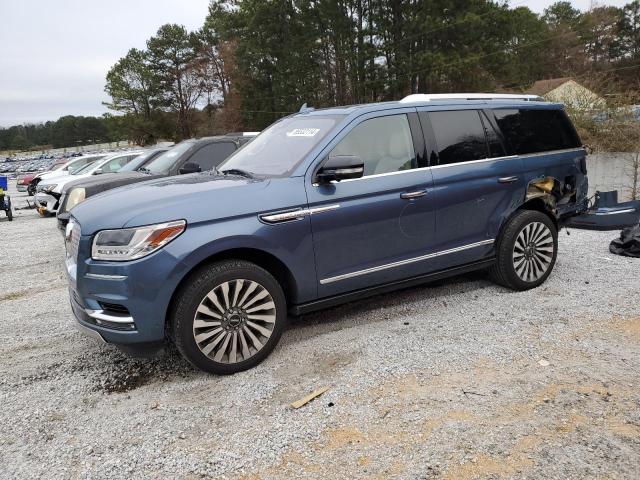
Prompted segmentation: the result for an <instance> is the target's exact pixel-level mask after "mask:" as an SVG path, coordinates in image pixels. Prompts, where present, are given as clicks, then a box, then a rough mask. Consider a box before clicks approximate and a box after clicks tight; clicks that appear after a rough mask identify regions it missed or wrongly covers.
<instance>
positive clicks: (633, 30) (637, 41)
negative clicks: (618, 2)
mask: <svg viewBox="0 0 640 480" xmlns="http://www.w3.org/2000/svg"><path fill="white" fill-rule="evenodd" d="M618 32H619V34H620V43H621V45H622V56H628V57H630V58H632V59H637V58H639V57H640V1H639V0H635V1H633V2H631V3H629V4H627V5H625V6H624V8H623V9H622V18H621V19H620V21H619V24H618Z"/></svg>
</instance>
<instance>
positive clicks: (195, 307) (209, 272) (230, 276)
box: [170, 260, 287, 375]
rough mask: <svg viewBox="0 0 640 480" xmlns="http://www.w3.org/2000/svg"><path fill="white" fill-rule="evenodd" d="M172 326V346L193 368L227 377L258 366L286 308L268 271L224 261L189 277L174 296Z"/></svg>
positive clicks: (284, 320) (281, 323) (275, 337)
mask: <svg viewBox="0 0 640 480" xmlns="http://www.w3.org/2000/svg"><path fill="white" fill-rule="evenodd" d="M261 307H262V308H261ZM256 309H257V310H256ZM170 321H171V333H172V336H173V340H174V342H175V344H176V347H177V348H178V350H179V351H180V353H181V354H182V355H183V356H184V357H185V358H186V359H187V360H188V361H189V362H190V363H191V364H193V365H194V366H195V367H197V368H199V369H201V370H204V371H205V372H209V373H214V374H218V375H229V374H232V373H236V372H240V371H243V370H247V369H249V368H252V367H254V366H256V365H258V364H259V363H260V362H261V361H262V360H264V359H265V358H266V357H267V356H268V355H269V353H271V351H272V350H273V349H274V347H275V346H276V344H277V343H278V340H279V339H280V336H281V335H282V332H283V330H284V328H285V325H286V323H287V304H286V300H285V296H284V293H283V291H282V287H281V286H280V284H279V283H278V282H277V280H276V279H275V278H274V277H273V276H272V275H271V274H270V273H269V272H267V271H266V270H264V269H263V268H261V267H259V266H257V265H255V264H253V263H250V262H246V261H243V260H226V261H222V262H218V263H214V264H212V265H208V266H206V267H203V268H201V269H200V270H197V271H196V272H195V273H194V274H193V275H192V276H191V277H190V278H189V280H188V282H186V284H185V285H183V286H182V287H181V288H180V290H179V291H178V293H177V295H176V299H175V301H174V302H173V308H172V310H171V313H170ZM234 348H235V352H234ZM221 352H222V353H221ZM234 355H235V358H234ZM233 360H235V361H233Z"/></svg>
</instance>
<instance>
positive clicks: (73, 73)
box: [0, 0, 630, 127]
mask: <svg viewBox="0 0 640 480" xmlns="http://www.w3.org/2000/svg"><path fill="white" fill-rule="evenodd" d="M629 1H630V0H626V1H625V0H604V1H599V2H598V4H599V5H616V6H622V5H624V4H625V3H628V2H629ZM208 3H209V1H208V0H0V126H3V127H7V126H10V125H16V124H20V123H34V122H43V121H47V120H56V119H58V118H59V117H61V116H63V115H102V114H103V113H105V112H107V111H108V110H107V108H106V107H105V106H103V105H102V102H103V101H107V100H108V97H107V96H106V94H105V93H104V83H105V76H106V74H107V71H108V70H109V68H110V67H111V66H112V65H113V64H114V63H115V62H117V61H118V59H120V58H121V57H123V56H124V55H125V54H126V53H127V51H128V50H129V49H130V48H133V47H136V48H140V49H143V48H144V47H145V42H146V40H147V39H148V38H149V37H151V36H152V35H154V34H155V33H156V31H157V30H158V28H159V27H160V26H161V25H163V24H165V23H178V24H181V25H184V26H185V27H187V28H188V29H190V30H195V29H197V28H200V27H201V26H202V24H203V22H204V19H205V17H206V15H207V6H208ZM552 3H554V2H553V0H529V1H525V0H511V1H510V4H511V6H512V7H516V6H525V5H526V6H528V7H529V8H531V9H532V10H533V11H535V12H537V13H542V11H543V10H544V9H545V8H546V7H547V6H549V5H550V4H552ZM572 3H573V5H574V6H575V7H576V8H579V9H580V10H587V9H589V7H590V5H591V3H592V2H591V1H590V0H573V1H572Z"/></svg>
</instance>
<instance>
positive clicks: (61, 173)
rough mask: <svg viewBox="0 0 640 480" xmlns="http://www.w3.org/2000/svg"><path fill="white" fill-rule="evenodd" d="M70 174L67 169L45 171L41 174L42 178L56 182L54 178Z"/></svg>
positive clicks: (45, 180)
mask: <svg viewBox="0 0 640 480" xmlns="http://www.w3.org/2000/svg"><path fill="white" fill-rule="evenodd" d="M70 175H71V174H70V173H69V172H68V171H66V170H54V171H53V172H48V173H43V174H42V175H41V176H40V180H41V181H42V182H46V183H55V182H54V181H53V180H57V179H58V178H60V177H66V176H70ZM50 180H51V181H50Z"/></svg>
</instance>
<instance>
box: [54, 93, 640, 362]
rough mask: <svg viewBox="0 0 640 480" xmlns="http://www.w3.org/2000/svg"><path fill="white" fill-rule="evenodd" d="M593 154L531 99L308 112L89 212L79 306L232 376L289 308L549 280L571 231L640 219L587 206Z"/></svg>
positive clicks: (119, 336)
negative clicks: (473, 280) (224, 154)
mask: <svg viewBox="0 0 640 480" xmlns="http://www.w3.org/2000/svg"><path fill="white" fill-rule="evenodd" d="M179 147H180V146H178V147H176V149H178V148H179ZM181 148H184V150H188V149H189V147H188V146H184V147H181ZM176 151H179V150H172V153H173V152H176ZM585 156H586V152H585V150H584V148H583V147H582V144H581V142H580V139H579V138H578V135H577V134H576V131H575V129H574V128H573V126H572V125H571V122H570V121H569V119H568V117H567V115H566V114H565V112H564V110H563V107H562V105H559V104H554V103H547V102H544V101H542V99H540V98H538V97H533V96H509V95H488V94H462V95H411V96H409V97H407V98H405V99H403V100H401V101H399V102H388V103H378V104H370V105H356V106H350V107H342V108H329V109H324V110H305V111H304V112H301V113H298V114H295V115H292V116H289V117H287V118H284V119H282V120H280V121H278V122H276V123H274V124H273V125H271V126H270V127H269V128H268V129H266V130H265V131H264V132H263V133H261V134H260V135H259V136H258V137H257V138H256V139H255V140H253V141H252V142H251V143H249V144H248V145H247V146H246V147H244V148H243V149H241V150H239V151H237V152H236V153H235V154H233V155H232V156H231V157H230V158H228V159H227V160H226V161H225V162H223V163H222V164H221V165H220V166H219V167H218V169H217V170H215V171H211V172H208V173H203V174H194V175H183V176H177V177H173V178H163V179H158V180H154V181H150V182H145V183H143V184H139V185H133V186H129V187H123V188H121V189H118V190H115V191H112V192H106V193H104V194H102V195H99V196H97V197H95V198H93V199H90V200H89V201H87V202H84V203H82V204H80V205H78V206H77V207H76V208H75V209H74V210H73V218H72V220H71V221H70V223H69V225H68V227H67V231H66V248H67V257H66V265H67V271H68V276H69V290H70V296H71V305H72V309H73V312H74V314H75V316H76V318H77V320H78V323H77V324H78V326H79V327H80V328H81V329H82V330H83V331H85V332H87V333H88V334H89V335H92V336H94V337H96V338H97V339H99V340H102V341H106V342H110V343H114V344H116V345H119V346H121V347H122V348H124V349H126V350H137V351H140V350H147V351H148V350H154V349H158V348H161V347H162V345H163V344H164V342H165V341H166V339H171V340H172V341H173V342H175V344H176V346H177V347H178V349H179V350H180V352H181V353H182V354H183V355H184V356H185V357H186V358H187V359H188V360H189V361H190V362H191V363H192V364H194V365H196V366H197V367H199V368H201V369H203V370H206V371H209V372H214V373H233V372H237V371H240V370H243V369H246V368H249V367H251V366H253V365H256V364H257V363H258V362H260V361H261V360H263V359H264V358H265V357H266V356H267V355H268V354H269V352H270V351H271V350H272V349H273V348H274V346H275V345H276V343H277V342H278V339H279V338H280V335H281V333H282V331H283V329H284V328H285V325H286V322H287V315H288V313H292V314H301V313H304V312H309V311H312V310H316V309H320V308H325V307H328V306H332V305H336V304H339V303H342V302H347V301H352V300H356V299H360V298H365V297H367V296H371V295H375V294H379V293H384V292H387V291H390V290H393V289H398V288H402V287H407V286H411V285H416V284H419V283H422V282H427V281H430V280H434V279H439V278H443V277H446V276H451V275H458V274H462V273H465V272H469V271H472V270H478V269H488V270H489V271H490V272H491V277H492V278H493V279H494V280H495V281H496V282H497V283H499V284H500V285H504V286H506V287H508V288H511V289H514V290H526V289H530V288H535V287H537V286H538V285H540V284H542V283H543V282H544V281H545V280H546V279H547V277H548V276H549V275H550V274H551V272H552V270H553V267H554V265H555V261H556V255H557V251H558V230H559V229H560V228H561V227H563V226H565V225H573V226H582V227H588V228H607V227H611V226H612V225H613V224H614V223H615V224H616V225H615V227H614V228H619V227H620V226H624V225H630V224H634V223H635V224H637V222H638V218H639V217H640V201H636V202H628V203H626V204H622V205H618V204H616V202H615V200H613V199H609V198H608V195H602V196H600V197H599V200H597V201H596V203H595V205H592V206H591V205H590V204H589V200H588V199H587V170H586V162H585ZM162 163H163V164H164V163H166V166H165V168H166V171H171V169H174V170H173V171H175V169H176V168H178V169H179V168H185V167H186V164H185V165H183V167H176V166H171V165H170V164H171V162H164V161H163V162H162ZM611 219H615V221H612V220H611Z"/></svg>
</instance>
